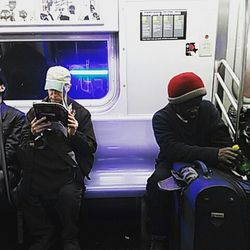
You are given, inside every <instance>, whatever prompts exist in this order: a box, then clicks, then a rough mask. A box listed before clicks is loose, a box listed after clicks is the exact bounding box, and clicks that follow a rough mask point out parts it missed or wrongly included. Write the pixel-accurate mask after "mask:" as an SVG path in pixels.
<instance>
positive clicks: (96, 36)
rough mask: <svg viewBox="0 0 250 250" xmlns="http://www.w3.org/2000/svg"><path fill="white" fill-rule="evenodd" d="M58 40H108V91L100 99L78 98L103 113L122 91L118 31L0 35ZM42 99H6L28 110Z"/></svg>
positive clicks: (3, 38)
mask: <svg viewBox="0 0 250 250" xmlns="http://www.w3.org/2000/svg"><path fill="white" fill-rule="evenodd" d="M50 41H53V42H56V41H74V42H75V41H107V48H108V71H109V74H108V85H109V91H108V93H107V94H106V95H105V96H104V97H103V98H100V99H77V100H76V101H77V102H78V103H80V104H81V105H83V106H84V107H86V108H87V109H89V111H91V112H93V113H103V112H105V111H108V110H109V109H111V108H112V107H113V106H114V104H115V103H116V102H117V100H118V98H119V93H120V84H119V74H118V38H117V35H116V33H60V34H58V33H51V34H50V33H46V34H14V35H13V34H11V35H8V36H6V35H5V36H3V35H2V36H0V43H4V42H13V43H14V42H50ZM40 101H41V100H35V99H34V100H6V103H8V104H9V105H11V106H14V107H16V108H18V109H21V110H23V111H24V112H27V111H28V110H29V109H30V108H31V107H32V105H33V103H34V102H40Z"/></svg>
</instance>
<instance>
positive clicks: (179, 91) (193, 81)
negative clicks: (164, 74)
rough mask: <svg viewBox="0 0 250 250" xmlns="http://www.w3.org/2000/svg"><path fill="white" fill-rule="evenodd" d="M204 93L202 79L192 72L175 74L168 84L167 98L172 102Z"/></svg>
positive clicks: (186, 99) (175, 102)
mask: <svg viewBox="0 0 250 250" xmlns="http://www.w3.org/2000/svg"><path fill="white" fill-rule="evenodd" d="M206 93H207V92H206V89H205V87H204V84H203V81H202V80H201V78H200V77H199V76H197V75H196V74H194V73H193V72H185V73H181V74H179V75H176V76H174V77H173V78H172V79H171V80H170V81H169V84H168V100H169V103H173V104H178V103H182V102H186V101H188V100H190V99H193V98H195V97H198V96H203V95H206Z"/></svg>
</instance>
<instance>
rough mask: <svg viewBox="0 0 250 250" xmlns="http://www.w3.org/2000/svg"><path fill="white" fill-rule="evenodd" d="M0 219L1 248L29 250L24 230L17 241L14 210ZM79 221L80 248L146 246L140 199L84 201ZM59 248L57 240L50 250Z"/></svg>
mask: <svg viewBox="0 0 250 250" xmlns="http://www.w3.org/2000/svg"><path fill="white" fill-rule="evenodd" d="M0 218H1V219H0V229H1V230H0V249H1V250H28V248H29V242H30V237H29V235H28V233H27V232H26V230H24V243H23V244H17V226H16V225H17V223H16V212H15V211H14V210H12V209H11V208H10V209H9V211H7V212H6V211H5V213H1V215H0ZM79 223H80V234H79V239H80V244H81V249H82V250H144V249H147V247H146V244H145V241H143V240H142V235H141V202H140V198H123V199H121V198H116V199H89V200H86V201H85V202H84V204H83V206H82V211H81V218H80V220H79ZM24 229H25V226H24ZM62 249H63V247H62V246H61V245H60V243H59V242H58V244H56V245H55V246H54V247H53V248H52V249H51V250H62Z"/></svg>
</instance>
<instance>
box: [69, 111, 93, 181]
mask: <svg viewBox="0 0 250 250" xmlns="http://www.w3.org/2000/svg"><path fill="white" fill-rule="evenodd" d="M76 118H77V120H78V123H79V125H78V129H77V131H76V133H75V135H74V136H72V137H71V138H70V139H69V143H70V145H71V148H72V150H73V151H74V152H75V154H76V160H77V162H78V164H79V166H80V169H81V171H82V174H83V176H87V177H88V174H89V172H90V170H91V168H92V166H93V162H94V153H95V152H96V149H97V143H96V138H95V134H94V129H93V124H92V121H91V115H90V113H89V112H88V111H87V110H84V111H82V112H81V111H80V115H78V116H77V117H76Z"/></svg>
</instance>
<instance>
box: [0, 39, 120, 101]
mask: <svg viewBox="0 0 250 250" xmlns="http://www.w3.org/2000/svg"><path fill="white" fill-rule="evenodd" d="M109 47H112V46H110V45H109V41H108V39H103V40H95V39H93V40H90V39H88V40H87V41H84V40H83V41H82V40H80V41H78V40H75V41H72V40H68V39H65V40H64V39H62V40H59V41H58V40H57V39H56V41H22V42H20V41H17V42H15V41H14V42H13V41H12V42H2V43H1V50H0V67H1V69H2V71H3V73H4V75H5V77H6V80H7V82H8V91H7V93H6V99H7V100H37V99H41V98H43V97H44V96H45V95H46V92H45V91H44V89H43V88H44V82H45V77H46V72H47V69H48V68H49V67H50V66H53V65H61V66H64V67H66V68H68V69H69V70H70V72H71V76H72V81H71V83H72V87H71V90H70V92H69V95H70V96H71V97H72V98H74V99H81V100H96V101H98V100H100V99H103V98H104V97H106V96H107V95H108V94H109V95H110V93H109V92H110V90H112V89H114V86H110V77H112V76H111V75H110V72H112V71H115V68H112V67H111V66H110V59H109V57H111V56H112V52H110V51H109ZM112 82H114V81H112Z"/></svg>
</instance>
